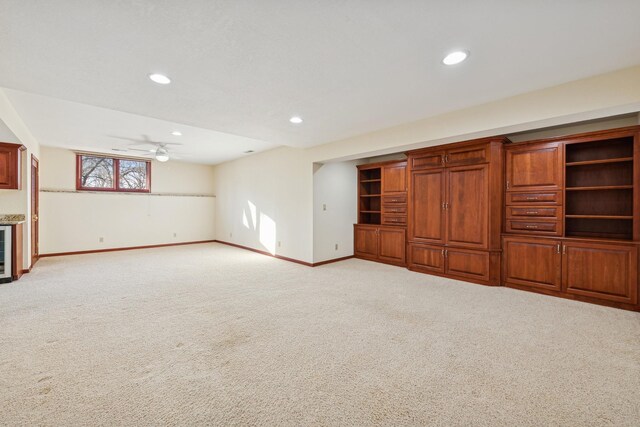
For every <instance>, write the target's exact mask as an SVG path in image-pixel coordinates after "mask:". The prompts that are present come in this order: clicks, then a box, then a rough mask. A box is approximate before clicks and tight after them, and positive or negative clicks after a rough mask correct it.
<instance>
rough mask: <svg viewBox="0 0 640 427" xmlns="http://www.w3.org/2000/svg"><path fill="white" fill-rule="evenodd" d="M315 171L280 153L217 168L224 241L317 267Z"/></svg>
mask: <svg viewBox="0 0 640 427" xmlns="http://www.w3.org/2000/svg"><path fill="white" fill-rule="evenodd" d="M312 174H313V165H312V163H311V162H310V161H309V160H308V158H307V156H306V153H305V150H301V149H294V148H276V149H274V150H270V151H266V152H264V153H259V154H254V155H250V156H247V157H245V158H242V159H239V160H235V161H232V162H227V163H223V164H220V165H218V166H216V167H215V174H214V183H215V194H216V200H217V203H216V206H217V211H216V236H217V239H218V240H221V241H225V242H230V243H235V244H238V245H242V246H248V247H251V248H254V249H259V250H262V251H267V252H269V253H271V254H274V255H281V256H285V257H289V258H295V259H298V260H301V261H305V262H313V247H312V246H311V245H310V243H311V241H312V239H313V229H312V224H313V221H312V215H311V213H312V206H313V199H312V192H313V183H312Z"/></svg>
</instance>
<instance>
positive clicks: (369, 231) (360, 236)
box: [353, 225, 378, 259]
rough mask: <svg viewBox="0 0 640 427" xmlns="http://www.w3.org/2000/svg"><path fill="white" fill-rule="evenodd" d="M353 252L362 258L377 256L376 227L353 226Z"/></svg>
mask: <svg viewBox="0 0 640 427" xmlns="http://www.w3.org/2000/svg"><path fill="white" fill-rule="evenodd" d="M353 241H354V254H355V255H356V256H358V257H362V258H370V259H375V258H377V257H378V229H377V228H376V227H371V226H368V227H367V226H360V225H356V226H354V236H353Z"/></svg>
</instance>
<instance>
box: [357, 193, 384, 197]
mask: <svg viewBox="0 0 640 427" xmlns="http://www.w3.org/2000/svg"><path fill="white" fill-rule="evenodd" d="M380 196H382V194H361V195H360V197H380Z"/></svg>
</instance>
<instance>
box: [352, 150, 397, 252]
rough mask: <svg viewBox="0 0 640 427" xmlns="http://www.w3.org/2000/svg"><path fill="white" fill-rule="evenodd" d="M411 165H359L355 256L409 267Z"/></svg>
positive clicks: (395, 163) (384, 163) (394, 163)
mask: <svg viewBox="0 0 640 427" xmlns="http://www.w3.org/2000/svg"><path fill="white" fill-rule="evenodd" d="M406 167H407V163H406V162H405V161H390V162H382V163H371V164H366V165H360V166H358V224H355V225H354V242H355V248H354V255H355V256H356V257H358V258H364V259H369V260H375V261H381V262H386V263H389V264H395V265H405V264H406V224H407V173H406Z"/></svg>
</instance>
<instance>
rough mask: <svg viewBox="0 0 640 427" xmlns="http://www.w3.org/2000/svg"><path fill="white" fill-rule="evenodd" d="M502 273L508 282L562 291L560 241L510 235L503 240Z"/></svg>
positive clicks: (506, 282) (507, 283)
mask: <svg viewBox="0 0 640 427" xmlns="http://www.w3.org/2000/svg"><path fill="white" fill-rule="evenodd" d="M502 251H503V252H502V273H503V277H504V279H503V280H504V282H505V284H506V285H509V284H514V285H524V286H532V287H535V288H541V289H551V290H554V291H560V264H561V258H562V255H561V254H560V241H559V240H551V239H526V238H515V237H507V238H504V239H503V241H502Z"/></svg>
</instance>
